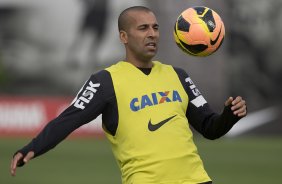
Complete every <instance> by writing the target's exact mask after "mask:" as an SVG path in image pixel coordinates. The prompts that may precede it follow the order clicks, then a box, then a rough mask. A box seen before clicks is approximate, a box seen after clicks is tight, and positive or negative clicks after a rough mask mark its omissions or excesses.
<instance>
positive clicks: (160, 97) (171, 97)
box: [130, 90, 182, 111]
mask: <svg viewBox="0 0 282 184" xmlns="http://www.w3.org/2000/svg"><path fill="white" fill-rule="evenodd" d="M175 101H179V102H182V99H181V97H180V95H179V93H178V91H176V90H173V91H164V92H157V93H151V94H145V95H142V96H141V97H136V98H133V99H132V100H131V101H130V109H131V110H132V111H139V110H140V109H144V108H146V107H147V106H153V105H158V104H162V103H165V102H175Z"/></svg>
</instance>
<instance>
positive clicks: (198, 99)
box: [185, 77, 207, 107]
mask: <svg viewBox="0 0 282 184" xmlns="http://www.w3.org/2000/svg"><path fill="white" fill-rule="evenodd" d="M185 82H188V84H189V88H190V89H191V91H192V93H193V94H194V95H195V97H196V98H194V99H193V100H191V103H192V104H194V105H195V106H196V107H200V106H204V105H205V104H206V103H207V101H206V100H205V99H204V97H203V96H202V95H201V92H200V91H199V90H198V89H197V88H196V86H195V84H194V83H193V81H192V80H191V78H190V77H187V78H186V79H185Z"/></svg>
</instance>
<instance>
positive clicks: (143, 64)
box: [125, 57, 153, 68]
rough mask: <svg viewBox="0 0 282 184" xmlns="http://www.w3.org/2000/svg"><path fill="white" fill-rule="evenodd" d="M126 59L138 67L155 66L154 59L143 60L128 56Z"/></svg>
mask: <svg viewBox="0 0 282 184" xmlns="http://www.w3.org/2000/svg"><path fill="white" fill-rule="evenodd" d="M125 61H126V62H129V63H131V64H133V65H134V66H136V67H138V68H152V67H153V62H152V60H142V61H141V60H138V59H136V58H130V57H127V58H126V60H125Z"/></svg>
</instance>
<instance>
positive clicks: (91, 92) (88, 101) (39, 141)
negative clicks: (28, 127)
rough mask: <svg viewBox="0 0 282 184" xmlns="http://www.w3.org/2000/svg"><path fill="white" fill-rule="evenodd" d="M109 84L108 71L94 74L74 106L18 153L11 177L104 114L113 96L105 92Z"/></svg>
mask: <svg viewBox="0 0 282 184" xmlns="http://www.w3.org/2000/svg"><path fill="white" fill-rule="evenodd" d="M109 82H111V78H110V74H109V73H108V72H107V71H105V70H103V71H101V72H99V73H97V74H94V75H92V76H91V77H90V79H89V80H87V81H86V82H85V84H84V85H83V87H82V88H81V89H80V91H79V92H78V94H77V96H76V97H75V99H74V100H73V102H72V103H71V105H70V106H69V107H68V108H67V109H66V110H65V111H64V112H62V113H61V114H60V115H59V116H58V117H57V118H55V119H54V120H52V121H51V122H49V123H48V124H47V125H46V126H45V127H44V129H43V130H42V131H41V132H40V133H39V134H38V135H37V136H36V137H35V138H34V139H33V140H32V141H31V142H30V143H29V144H27V145H26V146H25V147H23V148H22V149H20V150H18V151H17V152H16V153H15V154H14V156H13V159H12V161H11V168H10V169H11V174H12V175H15V173H16V168H17V166H22V165H24V164H25V163H27V162H28V161H29V160H30V159H32V158H35V157H37V156H39V155H41V154H44V153H45V152H47V151H49V150H50V149H52V148H54V147H55V146H56V145H57V144H59V143H60V142H61V141H62V140H64V139H65V138H66V137H67V136H68V135H69V134H70V133H71V132H73V131H74V130H76V129H77V128H79V127H80V126H82V125H83V124H86V123H88V122H90V121H91V120H93V119H95V118H96V117H97V116H98V115H99V114H101V113H102V111H103V109H104V108H105V106H106V104H107V99H109V98H110V97H109V95H112V94H110V93H108V92H106V91H105V90H104V86H109V85H108V83H109ZM107 91H111V90H107Z"/></svg>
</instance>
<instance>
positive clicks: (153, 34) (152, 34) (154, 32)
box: [148, 27, 157, 37]
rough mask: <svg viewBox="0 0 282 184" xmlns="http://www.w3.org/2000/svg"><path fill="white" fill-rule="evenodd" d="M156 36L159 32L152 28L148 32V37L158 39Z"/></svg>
mask: <svg viewBox="0 0 282 184" xmlns="http://www.w3.org/2000/svg"><path fill="white" fill-rule="evenodd" d="M156 35H157V31H156V30H155V29H154V28H152V27H151V28H150V29H149V30H148V37H156Z"/></svg>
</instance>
